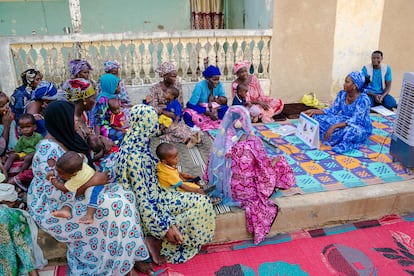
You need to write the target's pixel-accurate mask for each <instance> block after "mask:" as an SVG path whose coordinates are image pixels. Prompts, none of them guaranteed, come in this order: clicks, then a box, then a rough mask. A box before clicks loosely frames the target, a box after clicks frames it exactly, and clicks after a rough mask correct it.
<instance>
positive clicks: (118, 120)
mask: <svg viewBox="0 0 414 276" xmlns="http://www.w3.org/2000/svg"><path fill="white" fill-rule="evenodd" d="M108 107H109V110H110V117H109V127H108V126H106V125H104V126H102V127H101V132H102V133H103V134H104V135H105V136H106V137H108V138H110V139H111V140H113V141H115V142H116V143H118V144H119V143H121V142H122V139H123V138H124V135H125V133H126V131H127V130H128V128H127V118H126V116H125V113H124V112H123V111H122V110H121V103H120V101H119V100H118V99H117V98H113V99H110V100H109V101H108Z"/></svg>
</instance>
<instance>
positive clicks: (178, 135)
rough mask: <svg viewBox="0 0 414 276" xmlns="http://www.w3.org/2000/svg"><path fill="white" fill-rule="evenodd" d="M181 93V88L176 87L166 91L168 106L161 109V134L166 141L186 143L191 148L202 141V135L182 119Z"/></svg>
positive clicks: (159, 120)
mask: <svg viewBox="0 0 414 276" xmlns="http://www.w3.org/2000/svg"><path fill="white" fill-rule="evenodd" d="M179 93H180V92H179V90H178V89H177V88H175V87H169V88H168V89H167V91H166V95H165V99H166V101H167V106H166V108H164V109H163V110H162V111H161V113H160V116H159V119H158V123H159V126H160V132H159V134H160V135H162V138H163V139H164V140H166V141H170V142H177V143H184V144H186V145H187V148H189V149H190V148H192V147H194V146H195V145H196V144H199V143H201V136H200V132H199V131H196V132H193V131H192V130H191V128H190V127H189V126H187V125H186V124H185V123H184V122H183V121H182V120H181V117H182V107H181V104H180V102H179V101H178V97H179ZM167 129H168V131H167Z"/></svg>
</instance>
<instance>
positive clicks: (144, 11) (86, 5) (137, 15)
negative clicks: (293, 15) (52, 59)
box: [0, 0, 273, 36]
mask: <svg viewBox="0 0 414 276" xmlns="http://www.w3.org/2000/svg"><path fill="white" fill-rule="evenodd" d="M224 1H225V7H226V11H225V13H226V28H228V29H244V28H246V29H267V28H272V16H273V8H272V7H273V0H254V1H253V0H224ZM268 7H270V8H268ZM81 14H82V31H83V33H119V32H127V31H133V32H155V31H182V30H190V29H191V7H190V0H173V1H172V0H155V1H148V0H115V1H114V0H81ZM65 27H70V28H71V21H70V13H69V2H68V0H25V1H23V0H20V1H17V0H14V1H4V0H0V36H22V35H31V34H32V31H33V32H35V33H36V34H38V35H61V34H64V30H63V29H64V28H65Z"/></svg>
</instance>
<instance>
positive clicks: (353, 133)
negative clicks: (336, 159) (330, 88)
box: [313, 90, 372, 153]
mask: <svg viewBox="0 0 414 276" xmlns="http://www.w3.org/2000/svg"><path fill="white" fill-rule="evenodd" d="M346 95H347V93H346V92H345V91H343V90H341V91H340V92H339V93H338V96H336V99H335V101H334V103H333V104H332V106H331V107H329V108H327V109H324V110H323V112H324V113H325V114H323V115H314V116H313V118H314V119H315V120H316V121H318V122H319V125H320V129H319V135H320V139H321V141H322V143H324V144H326V145H329V146H332V150H333V151H335V152H337V153H343V152H346V151H348V150H351V149H355V148H358V147H359V146H360V145H361V144H362V143H364V142H365V141H366V140H367V138H368V137H369V136H370V135H371V133H372V120H371V117H370V116H369V112H370V100H369V97H368V95H367V94H366V93H361V94H360V95H359V96H358V98H356V100H355V101H354V102H353V103H351V104H347V103H346ZM341 122H346V123H347V126H346V127H343V128H337V129H335V131H334V132H333V133H332V137H331V139H330V140H329V141H326V140H325V139H324V135H325V133H326V131H327V130H328V129H329V128H330V127H331V126H332V125H335V124H338V123H341Z"/></svg>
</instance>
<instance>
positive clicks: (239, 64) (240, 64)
mask: <svg viewBox="0 0 414 276" xmlns="http://www.w3.org/2000/svg"><path fill="white" fill-rule="evenodd" d="M245 67H246V68H249V67H250V61H248V60H243V61H238V62H236V63H235V64H234V65H233V74H237V72H238V71H239V70H240V69H242V68H245Z"/></svg>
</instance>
